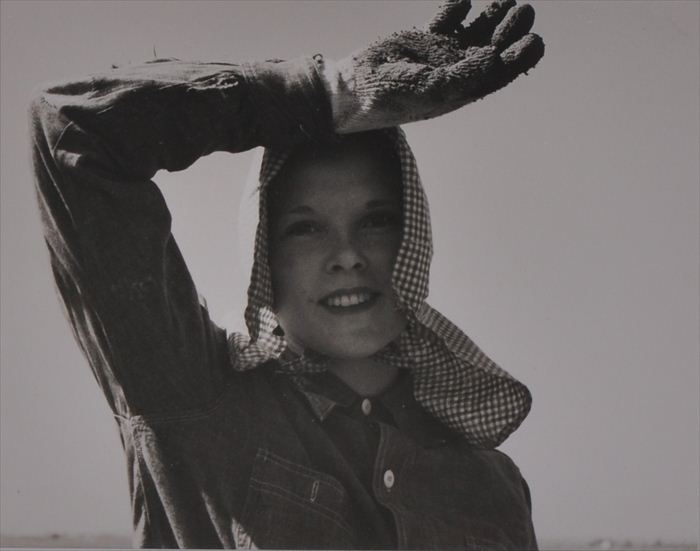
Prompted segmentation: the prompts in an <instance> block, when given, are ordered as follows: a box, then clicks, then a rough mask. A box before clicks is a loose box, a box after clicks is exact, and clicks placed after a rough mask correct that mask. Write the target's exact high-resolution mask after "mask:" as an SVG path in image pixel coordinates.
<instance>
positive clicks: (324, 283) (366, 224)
mask: <svg viewBox="0 0 700 551" xmlns="http://www.w3.org/2000/svg"><path fill="white" fill-rule="evenodd" d="M279 187H280V188H281V189H279V190H276V192H275V193H273V194H271V195H270V266H271V270H272V287H273V292H274V297H275V305H274V306H275V311H276V313H277V316H278V319H279V323H280V325H281V327H282V329H283V330H284V332H285V336H286V338H287V340H288V342H289V343H290V345H291V346H292V347H295V346H296V347H297V348H310V349H312V350H314V351H316V352H318V353H321V354H324V355H326V356H329V357H331V358H338V359H354V358H355V359H356V358H365V357H367V356H370V355H372V354H374V353H375V352H377V351H378V350H380V349H381V348H383V347H384V346H386V345H387V344H388V343H389V342H391V341H392V340H394V339H395V338H396V337H398V336H399V334H400V333H401V331H402V330H403V328H404V327H405V325H406V319H405V316H404V315H403V314H402V313H401V312H400V311H399V310H398V309H397V308H396V306H395V302H394V298H393V291H392V286H391V274H392V270H393V267H394V261H395V260H396V255H397V253H398V250H399V245H400V243H401V233H402V211H401V184H400V174H399V173H398V169H392V167H391V166H390V165H389V163H387V162H386V161H382V160H380V159H379V158H378V156H377V154H372V153H371V152H370V151H369V150H368V148H367V147H358V146H354V147H350V148H349V149H347V150H344V151H343V152H342V153H336V154H334V155H325V156H323V157H320V158H315V159H313V160H304V159H300V160H296V161H292V162H291V163H290V164H289V165H288V166H287V167H285V172H284V178H283V182H282V183H281V184H280V186H279Z"/></svg>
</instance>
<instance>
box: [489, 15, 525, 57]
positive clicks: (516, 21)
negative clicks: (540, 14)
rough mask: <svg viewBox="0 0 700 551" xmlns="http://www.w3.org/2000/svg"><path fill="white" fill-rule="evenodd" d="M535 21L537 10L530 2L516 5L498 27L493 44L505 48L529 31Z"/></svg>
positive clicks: (501, 48) (492, 39)
mask: <svg viewBox="0 0 700 551" xmlns="http://www.w3.org/2000/svg"><path fill="white" fill-rule="evenodd" d="M534 23H535V10H534V9H533V7H532V6H531V5H530V4H522V5H520V6H515V7H513V8H511V9H510V11H509V12H508V15H506V17H505V19H503V21H501V22H500V23H499V24H498V26H497V27H496V30H495V31H494V32H493V37H492V38H491V44H493V45H494V46H495V47H496V48H497V49H498V50H503V49H505V48H507V47H508V46H510V45H511V44H513V43H514V42H516V41H517V40H520V39H521V38H522V37H523V36H525V35H526V34H527V33H529V32H530V29H531V28H532V25H533V24H534Z"/></svg>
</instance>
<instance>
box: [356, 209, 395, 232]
mask: <svg viewBox="0 0 700 551" xmlns="http://www.w3.org/2000/svg"><path fill="white" fill-rule="evenodd" d="M400 225H401V217H400V216H399V215H398V214H396V213H394V212H375V213H372V214H370V215H368V216H367V217H365V219H364V220H363V222H362V226H363V227H365V228H369V229H384V228H397V227H400Z"/></svg>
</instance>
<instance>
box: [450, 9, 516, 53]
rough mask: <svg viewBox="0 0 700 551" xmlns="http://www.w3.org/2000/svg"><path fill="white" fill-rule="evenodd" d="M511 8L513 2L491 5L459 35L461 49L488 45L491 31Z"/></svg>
mask: <svg viewBox="0 0 700 551" xmlns="http://www.w3.org/2000/svg"><path fill="white" fill-rule="evenodd" d="M513 6H515V0H496V1H495V2H493V3H491V5H489V7H488V8H486V9H485V10H484V11H483V12H482V13H480V14H479V16H478V17H477V18H476V19H474V21H472V22H471V23H469V25H468V26H467V28H466V29H465V30H464V31H463V32H461V33H460V42H461V45H462V47H463V48H466V47H468V46H486V45H488V44H490V43H491V37H492V35H493V31H494V30H495V29H496V27H497V26H498V24H499V23H500V22H501V21H502V20H503V18H504V17H505V16H506V14H507V13H508V10H510V9H511V8H512V7H513Z"/></svg>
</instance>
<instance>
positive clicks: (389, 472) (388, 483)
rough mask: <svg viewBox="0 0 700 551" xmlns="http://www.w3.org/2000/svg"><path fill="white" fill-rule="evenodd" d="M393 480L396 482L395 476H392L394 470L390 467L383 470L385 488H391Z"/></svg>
mask: <svg viewBox="0 0 700 551" xmlns="http://www.w3.org/2000/svg"><path fill="white" fill-rule="evenodd" d="M394 482H396V478H395V477H394V471H392V470H391V469H387V470H386V471H385V472H384V486H386V489H387V490H391V488H392V487H393V486H394Z"/></svg>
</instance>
